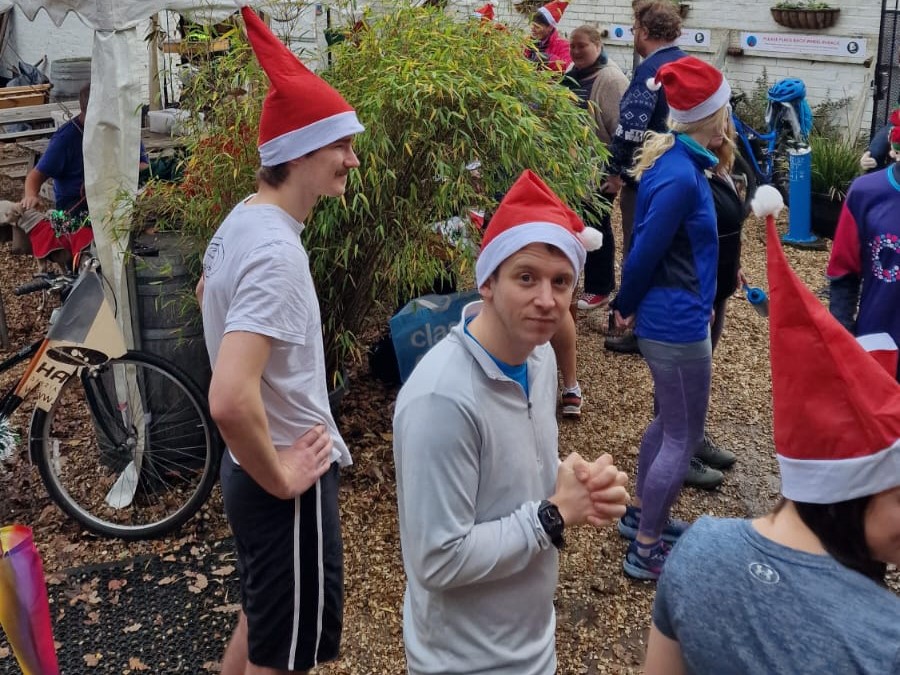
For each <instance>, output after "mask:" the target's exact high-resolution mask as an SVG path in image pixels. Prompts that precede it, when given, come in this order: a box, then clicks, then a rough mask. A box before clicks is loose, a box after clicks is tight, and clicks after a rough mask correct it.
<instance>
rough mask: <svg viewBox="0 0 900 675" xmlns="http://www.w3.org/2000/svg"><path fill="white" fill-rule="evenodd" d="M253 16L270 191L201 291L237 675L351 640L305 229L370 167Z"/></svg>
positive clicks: (313, 80)
mask: <svg viewBox="0 0 900 675" xmlns="http://www.w3.org/2000/svg"><path fill="white" fill-rule="evenodd" d="M242 14H243V16H244V20H245V22H246V25H247V33H248V36H249V38H250V42H251V44H252V46H253V49H254V51H255V52H256V55H257V58H258V59H259V61H260V63H261V64H262V66H263V68H264V69H265V71H266V73H267V75H268V76H269V80H270V88H269V93H268V95H267V97H266V100H265V103H264V104H263V111H262V115H261V118H260V133H259V152H260V159H261V165H262V166H261V168H260V169H259V171H258V173H257V178H258V192H257V193H256V194H254V195H252V196H250V197H248V198H247V199H245V200H244V201H242V202H241V203H240V204H238V205H237V206H236V207H235V208H234V210H233V211H232V212H231V213H230V214H229V215H228V217H227V218H226V219H225V221H224V222H223V223H222V225H221V226H220V227H219V229H218V230H217V231H216V234H215V235H214V236H213V238H212V240H211V241H210V243H209V246H208V248H207V250H206V254H205V256H204V258H203V278H202V279H201V282H200V285H199V287H198V289H197V292H198V296H200V297H201V305H202V309H203V328H204V334H205V337H206V346H207V349H208V350H209V356H210V361H211V363H212V366H213V377H212V383H211V385H210V391H209V404H210V412H211V413H212V416H213V419H214V420H215V421H216V424H217V425H218V427H219V430H220V431H221V433H222V436H223V438H224V439H225V442H226V444H227V446H228V452H227V453H225V456H224V457H223V459H222V470H221V482H222V494H223V497H224V501H225V512H226V515H227V516H228V521H229V524H230V525H231V529H232V531H233V533H234V538H235V543H236V546H237V551H238V563H239V569H240V574H241V608H242V612H241V615H240V618H239V621H238V626H237V628H236V629H235V633H234V636H233V637H232V639H231V642H230V643H229V645H228V648H227V649H226V651H225V656H224V658H223V662H222V672H223V673H224V674H225V675H237V674H241V675H243V674H244V673H247V674H248V675H251V674H252V675H255V674H259V673H295V672H306V671H308V670H310V669H311V668H313V667H315V666H316V665H317V664H319V663H322V662H324V661H329V660H332V659H334V658H336V657H337V654H338V650H339V647H340V636H341V616H342V604H343V564H342V544H341V532H340V522H339V516H338V503H337V493H338V466H346V465H348V464H350V463H351V458H350V454H349V452H348V451H347V447H346V445H345V444H344V441H343V440H342V439H341V437H340V434H339V433H338V430H337V427H336V425H335V422H334V419H333V417H332V415H331V412H330V410H329V405H328V393H327V389H326V377H325V359H324V351H323V345H322V326H321V319H320V315H319V302H318V299H317V297H316V291H315V288H314V286H313V281H312V278H311V276H310V270H309V259H308V257H307V253H306V250H305V249H304V248H303V244H302V242H301V239H300V234H301V232H302V230H303V220H304V219H305V218H306V217H307V216H308V215H309V213H310V211H311V210H312V207H313V205H314V204H315V203H316V200H317V199H319V198H320V197H323V196H329V197H337V196H340V195H342V194H343V193H344V189H345V186H346V181H347V174H348V172H349V171H350V169H353V168H355V167H357V166H359V161H358V160H357V158H356V155H355V154H354V153H353V148H352V145H351V141H352V137H353V135H354V134H356V133H359V132H361V131H363V127H362V125H361V124H360V123H359V121H358V120H357V118H356V113H355V112H354V111H353V109H352V108H351V107H350V105H349V104H348V103H347V102H346V101H344V99H343V98H342V97H341V95H340V94H339V93H338V92H336V91H335V90H334V89H332V88H331V87H330V86H328V85H327V84H326V83H325V82H324V81H322V80H321V79H319V78H318V77H317V76H316V75H314V74H313V73H312V72H310V71H309V70H307V69H306V68H305V67H304V66H303V65H302V64H301V63H300V61H298V60H297V58H296V57H295V56H294V55H293V54H292V53H291V52H290V51H289V50H288V49H287V48H286V47H285V46H284V45H283V44H282V43H281V42H280V41H279V40H278V39H277V38H276V37H275V36H274V35H273V34H272V33H271V32H270V31H269V29H268V28H267V27H266V26H265V25H264V24H263V23H262V22H261V21H260V19H259V17H258V16H257V15H256V14H255V13H254V12H253V10H251V9H249V8H246V7H245V8H243V10H242Z"/></svg>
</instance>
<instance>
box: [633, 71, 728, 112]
mask: <svg viewBox="0 0 900 675" xmlns="http://www.w3.org/2000/svg"><path fill="white" fill-rule="evenodd" d="M660 87H662V88H663V90H664V91H665V93H666V101H667V102H668V104H669V116H670V117H671V118H672V119H673V120H674V121H676V122H681V123H682V124H687V123H690V122H697V121H699V120H702V119H703V118H704V117H709V116H710V115H712V114H713V113H714V112H716V111H717V110H719V108H724V107H725V106H726V105H728V101H729V100H730V99H731V87H730V86H728V80H726V79H725V76H724V75H722V73H721V72H719V70H717V69H716V68H713V67H712V66H711V65H709V64H708V63H706V61H701V60H700V59H698V58H697V57H695V56H684V57H682V58H680V59H678V60H677V61H672V62H670V63H666V64H664V65H662V66H660V68H659V70H657V71H656V76H655V77H652V78H650V79H649V80H647V88H648V89H650V91H658V90H659V88H660Z"/></svg>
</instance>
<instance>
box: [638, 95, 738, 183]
mask: <svg viewBox="0 0 900 675" xmlns="http://www.w3.org/2000/svg"><path fill="white" fill-rule="evenodd" d="M726 118H730V115H729V114H728V108H727V107H726V106H722V107H721V108H719V109H718V110H717V111H716V112H714V113H713V114H712V115H708V116H707V117H704V118H703V119H702V120H697V121H696V122H677V121H675V120H673V119H672V118H671V117H670V118H669V129H671V130H672V131H677V132H679V133H682V134H688V135H690V134H693V133H697V132H698V131H709V130H713V131H721V130H722V128H723V127H724V126H725V120H726ZM673 145H675V135H674V134H669V133H663V134H660V133H657V132H655V131H648V132H646V133H645V134H644V142H643V145H642V146H641V148H640V149H639V150H638V151H637V154H636V155H635V165H634V168H633V169H632V170H631V171H629V173H630V174H631V175H632V176H634V178H635V180H640V179H641V176H642V175H643V174H644V172H645V171H647V170H648V169H650V168H652V167H653V165H654V164H656V160H658V159H659V158H660V157H662V156H663V155H664V154H665V153H666V152H668V151H669V150H670V149H671V148H672V146H673ZM723 145H725V144H723ZM732 148H733V145H732Z"/></svg>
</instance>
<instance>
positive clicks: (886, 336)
mask: <svg viewBox="0 0 900 675" xmlns="http://www.w3.org/2000/svg"><path fill="white" fill-rule="evenodd" d="M856 341H857V342H858V343H859V344H860V346H861V347H862V348H863V349H865V350H866V351H867V352H868V353H869V355H870V356H871V357H872V358H873V359H875V361H877V362H878V365H880V366H881V367H882V368H884V369H885V370H886V371H887V372H888V373H890V375H891V376H893V375H894V373H896V372H897V365H898V363H900V361H898V358H900V353H898V351H897V343H896V342H894V338H892V337H891V335H890V333H868V334H866V335H857V336H856Z"/></svg>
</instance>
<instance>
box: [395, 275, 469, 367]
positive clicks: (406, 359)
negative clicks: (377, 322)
mask: <svg viewBox="0 0 900 675" xmlns="http://www.w3.org/2000/svg"><path fill="white" fill-rule="evenodd" d="M478 299H479V295H478V291H477V290H471V291H463V292H461V293H450V294H448V295H435V294H431V295H423V296H422V297H420V298H416V299H415V300H411V301H410V302H408V303H407V304H406V305H404V307H403V309H401V310H400V311H399V312H397V313H396V314H395V315H394V317H393V318H392V319H391V341H392V342H393V343H394V350H395V351H396V352H397V365H398V366H399V368H400V379H401V380H402V381H404V382H405V381H406V378H408V377H409V375H410V373H412V371H413V369H414V368H415V367H416V364H417V363H418V362H419V361H420V360H421V358H422V357H423V356H425V354H427V353H428V350H429V349H431V348H432V347H434V345H436V344H437V343H438V342H440V341H441V340H443V339H444V338H445V337H447V333H449V332H450V329H451V328H453V326H455V325H456V324H457V323H459V320H460V317H461V315H462V310H463V307H465V306H466V305H467V304H469V303H470V302H474V301H475V300H478Z"/></svg>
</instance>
